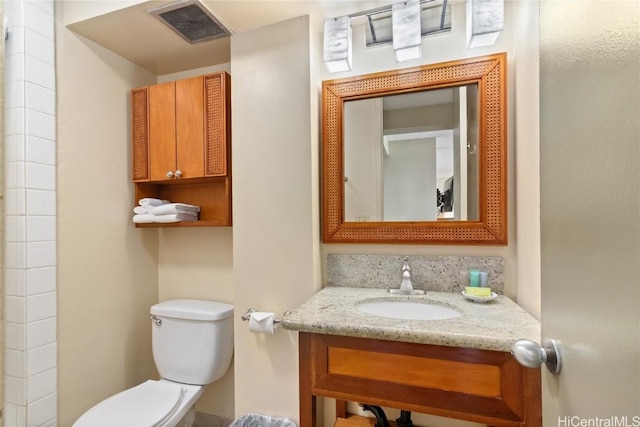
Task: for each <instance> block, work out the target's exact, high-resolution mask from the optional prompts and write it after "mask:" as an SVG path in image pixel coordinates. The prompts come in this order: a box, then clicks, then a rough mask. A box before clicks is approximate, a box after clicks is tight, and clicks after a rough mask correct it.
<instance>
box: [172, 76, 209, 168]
mask: <svg viewBox="0 0 640 427" xmlns="http://www.w3.org/2000/svg"><path fill="white" fill-rule="evenodd" d="M176 157H177V163H176V171H178V170H179V171H180V172H181V174H179V176H178V179H182V178H201V177H203V176H204V83H203V77H202V76H199V77H193V78H189V79H183V80H178V81H176Z"/></svg>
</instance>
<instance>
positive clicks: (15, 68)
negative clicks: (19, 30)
mask: <svg viewBox="0 0 640 427" xmlns="http://www.w3.org/2000/svg"><path fill="white" fill-rule="evenodd" d="M25 61H26V55H25V54H24V53H15V54H13V55H6V56H5V62H4V66H5V68H4V81H5V83H8V82H12V81H16V80H17V81H24V79H25V77H26V71H25V67H26V62H25Z"/></svg>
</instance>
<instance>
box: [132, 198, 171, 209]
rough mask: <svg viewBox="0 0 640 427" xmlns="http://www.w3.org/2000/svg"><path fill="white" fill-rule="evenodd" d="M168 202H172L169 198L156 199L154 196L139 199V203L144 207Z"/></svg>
mask: <svg viewBox="0 0 640 427" xmlns="http://www.w3.org/2000/svg"><path fill="white" fill-rule="evenodd" d="M167 203H171V202H170V201H168V200H162V199H154V198H153V197H145V198H144V199H140V200H138V204H139V205H140V206H142V207H145V206H160V205H166V204H167Z"/></svg>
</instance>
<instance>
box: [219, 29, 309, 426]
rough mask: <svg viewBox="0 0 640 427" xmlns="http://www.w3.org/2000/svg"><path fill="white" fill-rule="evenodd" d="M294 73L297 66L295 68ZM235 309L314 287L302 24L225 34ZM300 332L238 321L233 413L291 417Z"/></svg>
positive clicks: (280, 302)
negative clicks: (270, 330)
mask: <svg viewBox="0 0 640 427" xmlns="http://www.w3.org/2000/svg"><path fill="white" fill-rule="evenodd" d="M291 70H296V72H295V73H292V72H291ZM231 71H232V75H233V78H234V79H235V81H236V84H235V85H234V87H233V91H232V114H233V126H232V127H233V144H234V145H233V176H234V187H233V191H234V194H233V202H234V206H233V208H234V215H233V222H234V224H233V269H234V271H233V272H234V292H235V306H236V310H238V311H242V310H246V309H248V308H249V307H255V308H256V309H258V310H263V311H274V312H276V313H277V314H278V315H281V314H282V313H283V312H284V311H285V310H288V309H291V308H293V307H296V306H297V305H299V304H301V303H302V302H303V301H304V300H305V299H306V298H307V297H309V296H310V295H312V294H313V293H314V292H315V291H316V290H317V289H318V287H319V279H320V272H319V271H318V269H317V264H318V263H317V262H316V261H315V259H314V256H315V254H316V250H315V248H316V247H317V246H318V241H317V233H314V229H313V227H314V222H317V216H318V212H317V211H315V210H314V209H313V207H314V203H313V200H312V194H313V190H312V183H313V177H312V172H313V166H312V158H313V155H312V152H313V151H314V150H315V149H316V148H315V147H313V146H312V141H311V115H310V108H311V99H310V80H309V75H310V70H309V21H308V18H307V17H301V18H296V19H292V20H289V21H285V22H282V23H279V24H275V25H270V26H267V27H263V28H260V29H257V30H253V31H250V32H247V33H242V34H236V35H235V36H233V38H232V39H231ZM297 349H298V346H297V333H294V332H289V331H285V330H279V331H277V333H276V334H275V335H258V334H252V333H251V332H249V329H248V327H247V324H246V323H244V322H237V321H236V324H235V379H236V383H235V387H236V390H235V396H236V402H235V412H236V415H237V416H239V415H242V414H245V413H247V412H250V411H252V412H261V413H266V414H271V415H276V416H287V417H290V418H293V419H297V418H298V370H297V360H298V351H297Z"/></svg>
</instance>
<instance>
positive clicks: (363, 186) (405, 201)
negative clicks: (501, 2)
mask: <svg viewBox="0 0 640 427" xmlns="http://www.w3.org/2000/svg"><path fill="white" fill-rule="evenodd" d="M505 79H506V54H504V53H502V54H496V55H490V56H485V57H479V58H470V59H464V60H460V61H453V62H447V63H441V64H433V65H427V66H422V67H415V68H408V69H402V70H394V71H390V72H383V73H375V74H369V75H363V76H357V77H350V78H345V79H338V80H330V81H325V82H323V90H322V93H323V105H322V114H323V116H322V131H323V134H322V162H323V163H322V200H323V207H322V211H323V219H322V224H323V240H324V242H326V243H338V242H339V243H422V244H427V243H433V244H487V245H504V244H506V243H507V213H506V210H507V208H506V206H507V203H506V185H507V184H506V85H505Z"/></svg>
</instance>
